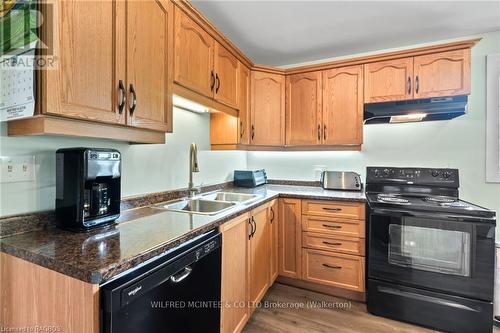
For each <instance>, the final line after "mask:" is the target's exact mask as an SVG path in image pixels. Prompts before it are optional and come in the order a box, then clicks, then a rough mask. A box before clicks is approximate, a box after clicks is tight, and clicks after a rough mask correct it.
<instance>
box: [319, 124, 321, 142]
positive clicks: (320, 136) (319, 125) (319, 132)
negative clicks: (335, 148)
mask: <svg viewBox="0 0 500 333" xmlns="http://www.w3.org/2000/svg"><path fill="white" fill-rule="evenodd" d="M319 140H321V125H320V124H318V141H319Z"/></svg>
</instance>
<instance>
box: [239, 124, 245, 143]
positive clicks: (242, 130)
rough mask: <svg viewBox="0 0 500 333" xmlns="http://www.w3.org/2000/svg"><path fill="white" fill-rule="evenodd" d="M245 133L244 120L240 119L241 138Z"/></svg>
mask: <svg viewBox="0 0 500 333" xmlns="http://www.w3.org/2000/svg"><path fill="white" fill-rule="evenodd" d="M243 133H245V128H244V127H243V122H242V121H240V139H242V138H243Z"/></svg>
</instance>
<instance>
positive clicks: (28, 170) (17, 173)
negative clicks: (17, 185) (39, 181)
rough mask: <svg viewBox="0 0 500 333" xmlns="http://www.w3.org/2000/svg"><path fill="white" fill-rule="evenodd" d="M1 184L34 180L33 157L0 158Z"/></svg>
mask: <svg viewBox="0 0 500 333" xmlns="http://www.w3.org/2000/svg"><path fill="white" fill-rule="evenodd" d="M0 160H1V172H0V182H1V183H14V182H32V181H34V180H35V156H1V157H0Z"/></svg>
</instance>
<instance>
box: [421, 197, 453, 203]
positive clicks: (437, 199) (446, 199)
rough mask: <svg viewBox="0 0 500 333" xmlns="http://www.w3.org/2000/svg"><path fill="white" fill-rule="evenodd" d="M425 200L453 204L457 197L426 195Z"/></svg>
mask: <svg viewBox="0 0 500 333" xmlns="http://www.w3.org/2000/svg"><path fill="white" fill-rule="evenodd" d="M424 201H427V202H433V203H438V204H451V203H454V202H456V201H457V199H455V198H450V197H425V198H424Z"/></svg>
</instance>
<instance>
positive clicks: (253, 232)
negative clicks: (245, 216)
mask: <svg viewBox="0 0 500 333" xmlns="http://www.w3.org/2000/svg"><path fill="white" fill-rule="evenodd" d="M252 223H253V231H252V238H253V236H254V235H255V232H256V231H257V222H255V219H254V217H253V216H252Z"/></svg>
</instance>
